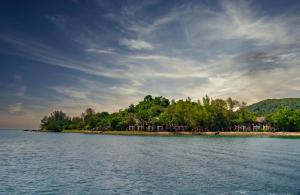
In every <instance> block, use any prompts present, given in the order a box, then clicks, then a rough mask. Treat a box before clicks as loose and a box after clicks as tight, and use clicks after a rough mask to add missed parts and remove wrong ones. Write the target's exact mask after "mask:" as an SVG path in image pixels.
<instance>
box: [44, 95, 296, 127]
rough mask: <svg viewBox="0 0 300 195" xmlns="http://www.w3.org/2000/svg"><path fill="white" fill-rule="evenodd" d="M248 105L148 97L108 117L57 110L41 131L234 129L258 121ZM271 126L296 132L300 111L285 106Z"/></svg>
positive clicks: (270, 119) (88, 111)
mask: <svg viewBox="0 0 300 195" xmlns="http://www.w3.org/2000/svg"><path fill="white" fill-rule="evenodd" d="M256 116H257V115H256V113H255V112H252V111H251V110H250V109H249V107H247V106H246V103H244V102H239V101H237V100H234V99H232V98H228V99H226V100H223V99H212V98H210V97H208V96H205V97H203V98H202V101H200V100H198V101H192V100H191V99H190V98H187V99H186V100H182V99H180V100H177V101H175V100H172V101H170V100H168V99H167V98H165V97H162V96H160V97H152V96H151V95H147V96H145V98H144V99H143V100H142V101H140V102H139V103H138V104H136V105H133V104H131V105H129V107H128V108H125V109H124V110H119V111H118V112H115V113H111V114H109V113H108V112H96V111H95V110H93V109H92V108H87V109H86V110H85V112H83V113H82V114H81V116H77V117H69V116H67V115H66V114H65V113H64V112H62V111H54V112H53V113H51V114H50V116H45V117H44V118H43V119H42V120H41V128H42V129H45V130H53V131H62V130H63V129H85V130H126V129H127V128H128V126H130V125H141V126H146V125H161V126H170V127H172V126H186V127H187V128H188V129H189V130H194V129H199V128H200V129H203V130H207V131H208V130H209V131H226V130H233V129H234V126H235V125H251V124H252V123H254V122H255V120H256ZM267 120H268V122H269V123H272V124H274V125H275V126H276V127H277V128H278V129H279V130H283V131H297V130H299V129H300V124H299V121H300V110H299V109H298V110H295V109H289V108H285V107H283V108H282V109H279V110H277V111H276V112H273V113H270V114H268V115H267Z"/></svg>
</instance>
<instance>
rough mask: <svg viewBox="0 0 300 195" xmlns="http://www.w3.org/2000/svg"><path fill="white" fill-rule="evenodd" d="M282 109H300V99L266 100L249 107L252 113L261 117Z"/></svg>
mask: <svg viewBox="0 0 300 195" xmlns="http://www.w3.org/2000/svg"><path fill="white" fill-rule="evenodd" d="M281 107H287V108H290V109H293V110H295V109H300V98H283V99H266V100H263V101H260V102H257V103H255V104H252V105H250V106H248V108H249V110H250V111H252V112H255V113H256V114H257V115H259V116H264V115H267V114H270V113H274V112H276V111H277V110H278V109H280V108H281Z"/></svg>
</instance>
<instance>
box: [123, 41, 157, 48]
mask: <svg viewBox="0 0 300 195" xmlns="http://www.w3.org/2000/svg"><path fill="white" fill-rule="evenodd" d="M120 44H121V45H125V46H127V47H128V48H129V49H154V47H153V46H152V45H151V44H150V43H148V42H146V41H142V40H133V39H131V40H130V39H121V40H120Z"/></svg>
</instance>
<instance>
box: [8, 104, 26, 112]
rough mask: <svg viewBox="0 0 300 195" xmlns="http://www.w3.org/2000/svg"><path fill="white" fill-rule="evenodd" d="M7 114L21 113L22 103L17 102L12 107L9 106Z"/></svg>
mask: <svg viewBox="0 0 300 195" xmlns="http://www.w3.org/2000/svg"><path fill="white" fill-rule="evenodd" d="M8 112H9V113H12V114H16V113H22V112H24V111H23V103H22V102H18V103H16V104H14V105H9V106H8Z"/></svg>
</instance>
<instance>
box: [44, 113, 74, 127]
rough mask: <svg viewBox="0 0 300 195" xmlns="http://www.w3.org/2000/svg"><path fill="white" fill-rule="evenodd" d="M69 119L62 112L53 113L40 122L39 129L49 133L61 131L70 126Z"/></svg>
mask: <svg viewBox="0 0 300 195" xmlns="http://www.w3.org/2000/svg"><path fill="white" fill-rule="evenodd" d="M70 122H71V121H70V118H69V117H68V116H67V115H66V114H65V113H64V112H62V111H54V112H52V113H51V114H50V116H49V117H47V116H45V117H44V118H43V119H42V120H41V129H44V130H49V131H62V130H64V129H66V128H67V127H68V125H69V124H70Z"/></svg>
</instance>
